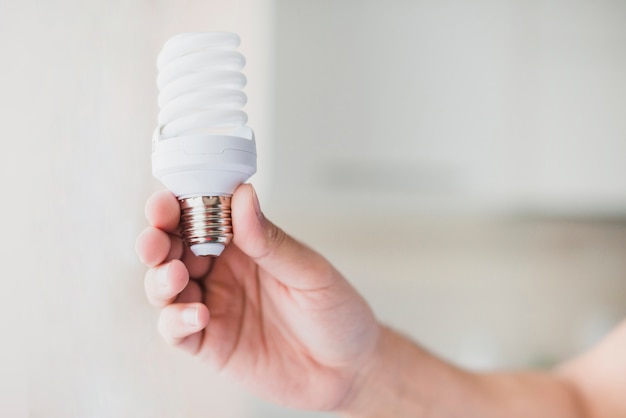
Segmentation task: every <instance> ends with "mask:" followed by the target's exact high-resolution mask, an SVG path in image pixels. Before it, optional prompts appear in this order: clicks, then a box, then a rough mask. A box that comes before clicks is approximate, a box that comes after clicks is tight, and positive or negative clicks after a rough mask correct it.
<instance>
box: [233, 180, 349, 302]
mask: <svg viewBox="0 0 626 418" xmlns="http://www.w3.org/2000/svg"><path fill="white" fill-rule="evenodd" d="M231 210H232V219H233V230H234V237H233V241H234V243H235V244H236V245H237V247H239V248H240V249H241V250H242V251H243V252H244V253H245V254H247V255H248V256H249V257H251V258H252V259H254V260H255V261H256V263H257V264H258V265H259V266H260V267H262V268H263V269H265V270H267V271H268V272H269V273H271V274H272V275H274V276H275V277H276V278H277V279H278V280H279V281H281V282H282V283H283V284H284V285H286V286H289V287H291V288H294V289H298V290H316V289H321V288H324V287H328V286H330V285H332V284H334V283H336V282H337V281H338V280H340V279H341V276H340V275H339V273H338V272H337V271H336V270H335V269H334V268H333V267H332V265H331V264H330V263H329V262H328V261H326V259H324V257H322V256H321V255H319V254H318V253H316V252H315V251H313V250H311V249H310V248H308V247H306V246H305V245H303V244H301V243H300V242H298V241H296V240H295V239H293V238H292V237H290V236H289V235H287V234H285V232H284V231H283V230H281V229H280V228H278V227H277V226H276V225H274V224H273V223H271V222H270V221H269V220H267V219H266V218H265V217H264V216H263V214H262V212H261V210H260V205H259V201H258V198H257V196H256V193H255V192H254V189H253V188H252V186H251V185H249V184H244V185H241V186H239V188H237V190H236V191H235V193H234V195H233V198H232V205H231Z"/></svg>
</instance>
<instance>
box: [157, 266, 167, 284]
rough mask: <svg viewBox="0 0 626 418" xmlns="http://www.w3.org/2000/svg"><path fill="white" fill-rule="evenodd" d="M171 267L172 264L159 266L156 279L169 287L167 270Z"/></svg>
mask: <svg viewBox="0 0 626 418" xmlns="http://www.w3.org/2000/svg"><path fill="white" fill-rule="evenodd" d="M169 269H170V264H169V263H167V264H166V265H164V266H162V267H159V268H158V269H157V273H156V281H157V283H158V284H160V285H161V286H163V287H167V271H168V270H169Z"/></svg>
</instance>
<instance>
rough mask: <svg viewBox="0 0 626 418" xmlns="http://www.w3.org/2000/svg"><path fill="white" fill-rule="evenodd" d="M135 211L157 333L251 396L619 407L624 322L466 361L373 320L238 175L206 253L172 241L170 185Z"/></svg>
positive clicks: (405, 409) (372, 410)
mask: <svg viewBox="0 0 626 418" xmlns="http://www.w3.org/2000/svg"><path fill="white" fill-rule="evenodd" d="M146 217H147V219H148V221H149V223H150V226H149V227H148V228H146V229H145V230H144V231H143V232H142V233H141V234H140V235H139V237H138V238H137V243H136V249H137V253H138V255H139V257H140V259H141V260H142V262H143V263H145V264H146V265H147V266H148V267H149V268H148V271H147V273H146V276H145V289H146V295H147V297H148V300H149V301H150V303H151V304H153V305H154V306H156V307H158V308H159V309H160V310H161V313H160V317H159V321H158V329H159V332H160V333H161V335H162V337H163V339H164V340H165V341H166V342H168V343H169V344H171V345H174V346H177V347H179V348H181V349H183V350H185V351H187V352H188V353H190V354H191V355H193V356H196V357H197V358H198V361H199V362H200V363H203V364H206V367H207V371H208V369H213V370H216V371H219V372H221V373H224V374H228V375H231V376H232V377H234V378H235V379H236V380H238V381H239V382H240V383H241V384H242V385H243V386H245V387H246V388H247V389H248V390H250V391H251V392H253V393H255V394H257V395H258V396H260V397H262V398H264V399H267V400H269V401H272V402H275V403H278V404H281V405H284V406H289V407H292V408H299V409H307V410H325V411H334V412H336V413H338V414H339V415H342V416H346V417H405V416H406V417H432V418H448V417H450V418H451V417H464V418H471V417H477V418H478V417H480V418H488V417H494V418H495V417H502V416H506V417H511V418H514V417H524V418H527V417H535V416H536V417H551V418H560V417H563V418H565V417H571V418H574V417H575V418H618V417H624V416H626V396H625V395H626V355H624V353H626V323H624V324H623V325H622V326H620V327H619V328H618V329H617V330H616V331H615V332H614V333H613V334H612V335H611V336H609V337H608V338H607V339H606V340H605V341H603V342H602V343H601V344H599V345H598V347H596V348H595V349H593V350H592V351H590V352H589V353H587V354H585V355H583V356H582V357H581V358H579V359H575V360H573V361H571V362H570V363H567V364H565V365H563V366H562V367H560V368H559V369H557V370H555V371H554V372H550V373H536V372H517V373H492V374H475V373H469V372H466V371H464V370H461V369H458V368H456V367H454V366H452V365H449V364H446V363H445V362H443V361H441V360H439V359H438V358H436V357H435V356H433V355H431V354H429V353H427V352H425V351H424V350H423V349H421V348H420V347H419V346H418V345H416V344H415V343H413V342H412V341H410V340H409V339H408V338H406V337H404V336H402V335H400V334H398V333H396V332H395V331H393V330H391V329H389V328H387V327H385V326H384V325H383V324H381V323H379V322H378V321H377V320H376V318H375V316H374V314H373V313H372V311H371V309H370V308H369V306H368V304H367V303H366V302H365V300H363V298H362V297H361V296H360V295H359V294H358V293H357V292H356V291H355V290H354V288H353V287H352V286H351V285H350V284H349V283H348V281H347V280H346V279H345V278H344V277H343V276H342V275H341V274H340V273H339V272H338V271H337V270H336V269H335V268H334V267H333V266H332V265H331V264H330V263H329V262H328V261H326V260H325V259H324V258H323V257H322V256H321V255H319V254H318V253H316V252H315V251H313V250H311V249H310V248H308V247H306V246H305V245H303V244H302V243H300V242H298V241H296V240H295V239H293V238H291V237H290V236H288V235H287V234H285V233H284V232H283V231H282V230H281V229H280V228H278V227H277V226H275V225H274V224H272V223H271V222H270V221H269V220H267V219H266V218H265V217H264V216H263V214H262V212H261V210H260V207H259V203H258V199H257V197H256V193H255V192H254V189H253V188H252V186H250V185H242V186H240V187H239V188H238V189H237V190H236V192H235V194H234V195H233V199H232V220H233V229H234V238H233V242H232V244H231V245H230V246H228V247H227V248H226V250H225V251H224V253H223V254H222V255H221V256H220V257H218V258H202V257H195V256H194V255H193V254H192V253H191V252H190V251H189V249H188V248H187V247H186V246H185V245H184V244H183V243H182V241H181V238H180V236H179V235H178V221H179V217H180V210H179V205H178V202H177V200H176V199H175V197H174V196H173V195H172V194H171V193H169V192H167V191H162V192H158V193H156V194H155V195H153V196H152V197H151V198H150V199H149V200H148V202H147V203H146ZM202 370H203V369H202V368H199V372H202Z"/></svg>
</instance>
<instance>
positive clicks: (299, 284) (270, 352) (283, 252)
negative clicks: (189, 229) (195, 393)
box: [136, 185, 382, 410]
mask: <svg viewBox="0 0 626 418" xmlns="http://www.w3.org/2000/svg"><path fill="white" fill-rule="evenodd" d="M146 217H147V218H148V221H149V222H150V224H151V226H150V227H148V228H146V229H145V230H144V231H143V232H142V233H141V234H140V235H139V237H138V238H137V244H136V248H137V253H138V255H139V257H140V258H141V260H142V262H143V263H145V264H146V265H147V266H148V267H149V269H148V271H147V273H146V276H145V289H146V294H147V297H148V300H149V301H150V303H152V304H153V305H155V306H157V307H159V308H161V313H160V317H159V321H158V329H159V332H160V333H161V335H162V337H163V338H164V339H165V341H167V342H168V343H170V344H172V345H175V346H178V347H180V348H182V349H184V350H185V351H187V352H189V353H190V354H192V355H195V356H197V357H198V359H199V361H202V362H205V363H206V364H208V365H210V366H211V367H212V368H213V369H215V370H218V371H220V372H224V373H226V374H228V375H231V376H232V377H234V378H235V379H236V380H238V381H239V382H241V383H242V384H243V385H244V386H245V387H247V388H248V389H249V390H251V391H252V392H254V393H256V394H257V395H259V396H261V397H263V398H265V399H267V400H270V401H272V402H275V403H279V404H281V405H284V406H289V407H294V408H300V409H311V410H339V409H343V408H345V406H346V405H345V404H346V402H348V401H349V399H350V398H351V397H352V396H353V393H352V392H353V391H354V388H355V387H356V382H357V380H359V378H360V376H362V375H363V371H364V370H366V369H367V367H368V365H369V364H370V363H371V362H372V358H373V356H374V355H375V352H376V349H377V345H378V343H379V340H380V338H381V334H382V329H381V327H380V325H379V324H378V322H377V321H376V319H375V317H374V315H373V313H372V311H371V309H370V308H369V307H368V305H367V303H366V302H365V301H364V300H363V298H362V297H361V296H360V295H359V294H358V293H357V292H356V291H355V290H354V288H353V287H352V286H351V285H350V284H349V283H348V282H347V281H346V279H345V278H344V277H343V276H342V275H341V274H340V273H339V272H338V271H337V270H336V269H335V268H333V266H332V265H331V264H330V263H329V262H328V261H327V260H326V259H324V258H323V257H322V256H321V255H319V254H318V253H316V252H315V251H313V250H311V249H309V248H308V247H306V246H304V245H303V244H301V243H300V242H298V241H296V240H295V239H293V238H291V237H290V236H288V235H286V234H285V233H284V232H283V231H282V230H281V229H280V228H278V227H276V226H275V225H274V224H272V223H271V222H270V221H269V220H267V219H266V218H265V217H264V216H263V214H262V212H261V210H260V207H259V203H258V199H257V197H256V194H255V192H254V189H253V188H252V186H250V185H242V186H240V187H239V188H238V189H237V190H236V191H235V193H234V195H233V198H232V221H233V229H234V237H233V242H232V244H231V245H230V246H228V247H227V248H226V249H225V250H224V252H223V254H222V255H221V256H220V257H218V258H209V257H207V258H203V257H196V256H195V255H193V253H192V252H191V251H190V250H189V248H188V247H187V246H186V245H185V244H184V243H183V242H182V240H181V238H180V236H179V231H178V223H179V218H180V209H179V204H178V202H177V200H176V198H175V197H174V196H173V195H172V194H171V193H169V192H167V191H163V192H158V193H156V194H154V195H153V196H152V197H151V198H150V199H149V200H148V202H147V203H146ZM199 370H201V369H199Z"/></svg>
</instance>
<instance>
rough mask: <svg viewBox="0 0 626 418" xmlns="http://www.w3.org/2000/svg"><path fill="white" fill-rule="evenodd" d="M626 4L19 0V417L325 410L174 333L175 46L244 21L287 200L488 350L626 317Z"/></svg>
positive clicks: (13, 157)
mask: <svg viewBox="0 0 626 418" xmlns="http://www.w3.org/2000/svg"><path fill="white" fill-rule="evenodd" d="M624 22H626V3H625V2H623V1H621V0H612V1H610V0H599V1H595V2H580V1H557V0H543V1H522V0H507V1H495V0H493V1H488V0H481V1H474V2H471V3H468V2H462V1H425V0H423V1H422V0H411V1H409V0H388V1H385V2H382V1H374V0H368V1H364V0H333V1H331V0H316V1H313V0H309V1H305V0H255V1H253V0H240V1H225V0H222V1H218V0H203V1H199V0H188V1H174V0H160V1H148V0H126V1H123V0H117V1H111V0H109V1H103V0H83V1H78V0H56V1H48V2H44V1H41V0H39V1H35V0H22V1H11V0H0V54H1V55H0V56H1V57H2V58H0V59H2V63H3V65H2V69H1V70H0V92H1V94H0V115H1V116H0V118H1V119H0V121H1V122H2V125H1V126H2V132H3V150H2V152H1V153H0V159H1V161H0V162H1V165H0V170H2V177H3V180H4V181H3V189H4V190H5V198H4V200H3V202H4V204H3V208H2V215H3V219H4V233H5V239H4V241H3V244H2V245H3V248H2V252H1V253H2V254H3V255H4V256H3V257H4V260H5V262H6V264H7V265H8V267H9V268H8V270H5V274H4V276H5V279H4V280H3V285H4V289H3V291H2V295H3V297H2V300H3V304H2V308H1V309H2V315H0V330H2V331H3V332H2V335H3V343H2V346H1V347H0V354H1V355H0V358H1V359H2V360H0V367H1V370H0V376H2V377H0V385H1V389H2V390H1V391H0V393H2V395H0V402H2V403H1V404H2V407H3V411H4V412H5V413H6V414H7V416H12V417H19V416H29V417H81V418H82V417H204V416H208V415H211V416H216V417H229V418H238V417H242V418H243V417H246V418H247V417H251V418H260V417H268V418H269V417H272V418H276V417H318V416H320V417H321V416H327V415H325V414H321V413H302V412H296V411H291V410H287V409H283V408H280V407H276V406H272V405H269V404H267V403H265V402H263V401H261V400H258V399H255V398H254V397H252V396H250V395H248V394H247V393H245V392H243V391H242V390H241V389H240V388H239V387H238V386H237V385H236V384H235V383H233V382H230V381H226V380H224V379H223V378H220V377H219V376H214V375H212V374H211V373H210V372H208V371H207V372H206V373H203V372H202V367H201V365H198V364H196V362H194V361H193V359H191V358H188V357H186V356H185V355H183V354H182V353H179V352H177V351H176V350H173V349H171V348H169V347H167V346H166V345H165V344H164V343H163V342H161V340H160V338H159V336H158V334H157V331H156V319H157V312H156V311H155V310H154V309H152V308H151V307H150V306H149V305H148V303H147V301H145V299H144V296H143V274H144V268H143V267H142V266H141V265H140V263H139V262H138V260H137V258H136V256H135V253H134V240H135V237H136V235H137V234H138V233H139V231H141V229H142V228H143V227H144V226H145V225H146V221H145V219H144V217H143V205H144V201H145V199H146V198H147V197H148V196H149V195H150V194H151V193H152V192H153V191H155V190H158V189H160V188H161V186H160V185H159V184H158V183H157V182H156V181H155V180H153V179H152V177H151V170H150V139H151V134H152V130H153V129H154V127H155V125H156V115H157V106H156V94H157V91H156V87H155V78H156V68H155V59H156V55H157V53H158V51H159V49H160V48H161V45H162V44H163V42H164V41H165V40H166V39H167V38H169V37H170V36H172V35H173V34H176V33H179V32H188V31H203V30H229V31H234V32H237V33H239V34H240V36H241V38H242V45H241V48H240V50H241V51H242V52H243V53H244V54H245V55H246V57H247V60H248V65H247V67H246V70H245V73H246V75H247V76H248V79H249V83H248V87H247V88H246V92H247V94H248V97H249V104H248V105H247V107H246V110H247V112H248V115H249V119H250V126H252V127H253V128H254V129H255V131H256V134H257V139H258V153H259V162H258V165H259V170H258V174H257V175H255V177H253V179H252V180H251V181H252V183H254V184H255V186H256V187H257V189H258V191H259V194H260V197H261V201H262V205H263V207H264V211H265V212H266V214H267V216H268V217H270V218H272V219H273V220H274V221H275V222H276V223H278V224H279V225H281V226H283V227H284V229H286V230H287V231H288V232H290V233H291V234H292V235H294V236H296V237H297V238H299V239H301V240H303V241H304V242H306V243H308V244H310V245H311V246H313V247H314V248H316V249H317V250H319V251H320V252H322V253H323V254H324V255H326V256H327V257H328V258H329V259H330V260H331V261H332V262H333V263H334V264H335V265H336V266H337V267H338V268H339V269H340V270H341V271H342V272H343V273H344V274H345V275H346V277H347V278H349V280H350V281H351V282H352V283H353V284H354V286H355V287H356V288H357V289H359V290H360V291H361V292H362V293H363V294H364V295H365V296H366V298H367V299H368V301H370V303H371V304H372V306H373V308H374V309H375V312H376V314H377V315H378V317H379V318H380V319H381V320H383V321H384V322H386V323H388V324H391V325H392V326H394V327H395V328H397V329H399V330H401V331H403V332H405V333H406V334H408V335H410V336H411V337H413V338H414V339H416V340H417V341H419V342H420V343H421V344H422V345H424V346H425V347H427V348H428V349H430V350H432V351H434V352H435V353H437V354H439V355H441V356H443V357H444V358H446V359H448V360H450V361H453V362H455V363H457V364H460V365H463V366H465V367H469V368H473V369H479V370H485V369H492V368H518V367H549V366H551V365H553V364H555V363H556V362H559V361H561V360H563V359H566V358H569V357H571V356H574V355H576V354H577V353H579V352H580V351H581V350H584V349H585V348H587V347H588V346H590V345H591V344H593V343H594V342H595V341H597V340H598V339H599V338H601V337H602V336H603V335H604V334H605V333H606V332H607V331H608V330H609V329H610V328H611V327H612V326H614V325H615V324H616V323H617V322H619V321H620V320H621V318H623V317H625V316H626V77H625V75H626V48H624V45H626V25H625V24H624Z"/></svg>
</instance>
